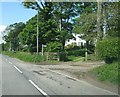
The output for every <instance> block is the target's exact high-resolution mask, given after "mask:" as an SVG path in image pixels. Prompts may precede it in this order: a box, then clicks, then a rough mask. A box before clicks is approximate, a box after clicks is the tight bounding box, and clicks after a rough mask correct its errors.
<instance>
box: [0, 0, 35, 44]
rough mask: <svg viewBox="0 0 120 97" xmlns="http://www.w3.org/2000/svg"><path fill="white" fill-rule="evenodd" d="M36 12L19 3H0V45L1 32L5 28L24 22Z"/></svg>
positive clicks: (0, 40)
mask: <svg viewBox="0 0 120 97" xmlns="http://www.w3.org/2000/svg"><path fill="white" fill-rule="evenodd" d="M36 13H37V11H35V10H32V9H27V8H25V7H24V6H23V5H22V3H21V2H0V43H1V42H2V41H3V40H2V34H1V32H2V31H4V29H5V28H6V26H9V25H10V24H14V23H18V22H24V23H25V22H26V21H28V20H29V19H30V18H31V17H33V16H35V14H36Z"/></svg>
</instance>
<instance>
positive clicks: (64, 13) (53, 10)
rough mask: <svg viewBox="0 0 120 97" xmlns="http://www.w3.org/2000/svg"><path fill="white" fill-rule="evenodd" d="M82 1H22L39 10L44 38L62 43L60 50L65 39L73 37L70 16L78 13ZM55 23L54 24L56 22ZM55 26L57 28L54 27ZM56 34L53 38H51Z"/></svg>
mask: <svg viewBox="0 0 120 97" xmlns="http://www.w3.org/2000/svg"><path fill="white" fill-rule="evenodd" d="M81 4H82V3H76V2H74V3H73V2H59V3H58V2H44V1H43V2H41V1H36V2H23V5H24V6H25V7H27V8H32V9H35V10H38V11H39V12H40V14H39V15H42V16H43V18H44V19H43V21H44V23H45V25H43V27H42V28H43V29H44V30H43V29H42V31H44V32H46V34H44V35H45V36H44V37H45V38H47V39H49V41H56V40H57V41H59V42H61V43H62V50H64V46H65V41H66V40H67V39H70V38H73V36H72V28H73V23H72V18H74V17H75V16H77V15H78V13H79V12H80V5H81ZM55 22H56V23H57V24H56V23H55ZM56 27H57V28H56ZM54 35H56V36H57V37H55V38H54V39H51V37H53V36H54Z"/></svg>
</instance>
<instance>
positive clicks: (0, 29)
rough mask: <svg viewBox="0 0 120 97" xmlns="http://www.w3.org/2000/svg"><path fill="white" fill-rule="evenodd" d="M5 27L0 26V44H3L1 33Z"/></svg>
mask: <svg viewBox="0 0 120 97" xmlns="http://www.w3.org/2000/svg"><path fill="white" fill-rule="evenodd" d="M5 28H6V26H5V25H0V44H1V43H3V42H4V41H3V39H2V36H3V35H2V32H3V31H4V30H5Z"/></svg>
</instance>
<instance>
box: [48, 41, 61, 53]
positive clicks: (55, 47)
mask: <svg viewBox="0 0 120 97" xmlns="http://www.w3.org/2000/svg"><path fill="white" fill-rule="evenodd" d="M60 50H61V43H60V42H50V43H48V44H47V47H46V51H48V52H58V51H60Z"/></svg>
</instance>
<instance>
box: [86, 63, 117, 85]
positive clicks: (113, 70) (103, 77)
mask: <svg viewBox="0 0 120 97" xmlns="http://www.w3.org/2000/svg"><path fill="white" fill-rule="evenodd" d="M88 73H90V75H92V76H94V77H96V78H97V79H98V80H100V81H103V82H110V83H112V84H115V85H118V80H119V79H118V62H114V63H112V64H105V65H103V66H100V67H97V68H94V69H93V70H91V71H89V72H88Z"/></svg>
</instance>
